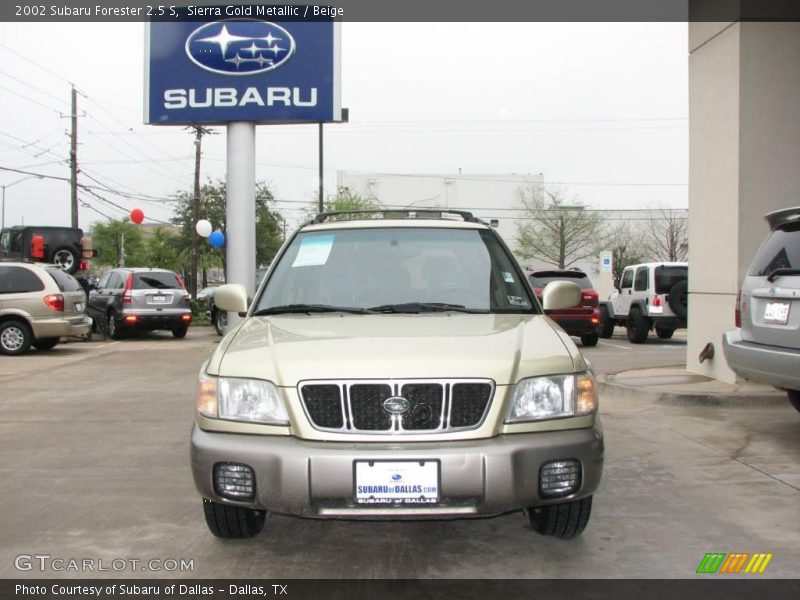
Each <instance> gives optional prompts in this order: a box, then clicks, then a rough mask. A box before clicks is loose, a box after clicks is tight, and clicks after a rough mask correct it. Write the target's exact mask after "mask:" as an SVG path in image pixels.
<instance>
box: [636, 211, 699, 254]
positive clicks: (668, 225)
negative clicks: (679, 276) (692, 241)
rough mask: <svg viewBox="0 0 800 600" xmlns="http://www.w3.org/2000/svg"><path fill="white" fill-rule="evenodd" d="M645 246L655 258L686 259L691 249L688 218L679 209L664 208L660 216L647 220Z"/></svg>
mask: <svg viewBox="0 0 800 600" xmlns="http://www.w3.org/2000/svg"><path fill="white" fill-rule="evenodd" d="M682 212H683V211H680V213H682ZM644 247H645V250H646V252H647V254H649V255H650V256H651V257H652V258H653V259H655V260H663V261H665V262H681V261H684V260H686V255H687V254H688V251H689V229H688V218H687V217H686V216H685V215H683V214H679V213H678V211H674V210H667V209H663V208H662V209H661V210H660V211H659V216H658V217H656V218H653V219H650V220H649V221H648V222H647V233H646V234H645V236H644Z"/></svg>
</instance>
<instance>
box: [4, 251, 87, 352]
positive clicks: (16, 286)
mask: <svg viewBox="0 0 800 600" xmlns="http://www.w3.org/2000/svg"><path fill="white" fill-rule="evenodd" d="M85 311H86V294H85V292H84V291H83V288H82V287H81V285H80V283H78V281H77V280H76V279H75V278H74V277H72V276H71V275H68V274H67V273H66V272H64V271H63V270H61V268H59V267H57V266H55V265H38V264H33V263H25V262H0V353H2V354H22V353H24V352H27V351H28V350H29V349H30V347H31V346H34V347H35V348H38V349H39V350H49V349H50V348H53V347H54V346H55V345H56V344H58V342H59V339H60V338H62V337H68V336H84V335H86V334H87V333H89V329H90V328H91V323H92V321H91V319H89V318H88V317H87V316H86V315H85Z"/></svg>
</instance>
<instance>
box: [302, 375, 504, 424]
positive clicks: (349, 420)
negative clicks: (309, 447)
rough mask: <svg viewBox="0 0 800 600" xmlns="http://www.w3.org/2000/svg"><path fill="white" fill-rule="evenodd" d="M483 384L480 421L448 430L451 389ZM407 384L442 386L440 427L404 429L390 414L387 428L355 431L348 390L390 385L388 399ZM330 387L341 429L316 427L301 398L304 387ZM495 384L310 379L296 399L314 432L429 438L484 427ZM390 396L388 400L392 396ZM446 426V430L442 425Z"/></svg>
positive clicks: (399, 419)
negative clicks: (336, 392) (336, 398)
mask: <svg viewBox="0 0 800 600" xmlns="http://www.w3.org/2000/svg"><path fill="white" fill-rule="evenodd" d="M463 383H466V384H470V383H477V384H484V385H488V386H489V387H490V390H489V399H488V400H487V401H486V407H485V408H484V409H483V414H482V415H481V417H480V419H479V420H478V421H477V422H476V423H475V424H474V425H469V426H467V427H451V426H450V422H451V419H452V414H453V412H452V407H453V386H454V385H456V384H463ZM410 384H423V385H424V384H428V385H430V384H438V385H441V386H442V391H443V394H442V410H441V413H440V414H439V426H438V427H437V428H435V429H403V425H402V417H403V415H401V414H397V415H394V414H390V413H387V416H388V417H389V418H390V419H391V426H390V427H389V428H388V429H357V428H356V427H355V424H354V419H353V407H352V404H351V396H350V388H351V387H352V386H354V385H386V386H389V389H390V393H391V396H402V393H401V390H402V388H403V386H405V385H410ZM319 385H331V386H336V387H337V388H338V389H339V408H340V410H341V413H342V423H343V425H342V427H339V428H333V427H319V426H317V424H316V423H315V422H314V421H313V419H312V418H311V415H310V414H309V411H308V408H307V407H306V402H305V400H304V399H303V388H305V387H308V386H319ZM495 389H496V386H495V382H494V381H493V380H492V379H479V378H476V379H309V380H305V381H301V382H299V383H298V384H297V397H298V400H299V402H300V406H301V407H302V408H303V414H304V415H305V418H306V420H307V422H308V424H309V425H310V426H311V428H313V429H315V430H317V431H327V432H333V433H348V434H354V435H356V434H357V435H365V434H366V435H397V434H402V435H430V434H431V433H453V432H458V431H471V430H473V429H478V428H479V427H480V426H481V425H483V423H484V421H485V420H486V416H487V415H488V414H489V410H490V409H491V407H492V401H493V400H494V394H495ZM391 396H390V397H391ZM444 423H447V426H446V427H443V426H442V424H444Z"/></svg>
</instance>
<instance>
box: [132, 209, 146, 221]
mask: <svg viewBox="0 0 800 600" xmlns="http://www.w3.org/2000/svg"><path fill="white" fill-rule="evenodd" d="M131 221H133V222H134V223H136V224H137V225H140V224H141V222H142V221H144V212H143V211H142V209H141V208H134V209H133V210H132V211H131Z"/></svg>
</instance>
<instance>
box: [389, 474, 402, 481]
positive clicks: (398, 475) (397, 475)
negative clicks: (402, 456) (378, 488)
mask: <svg viewBox="0 0 800 600" xmlns="http://www.w3.org/2000/svg"><path fill="white" fill-rule="evenodd" d="M402 478H403V476H402V475H400V473H395V474H394V475H392V481H400V480H401V479H402Z"/></svg>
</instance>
